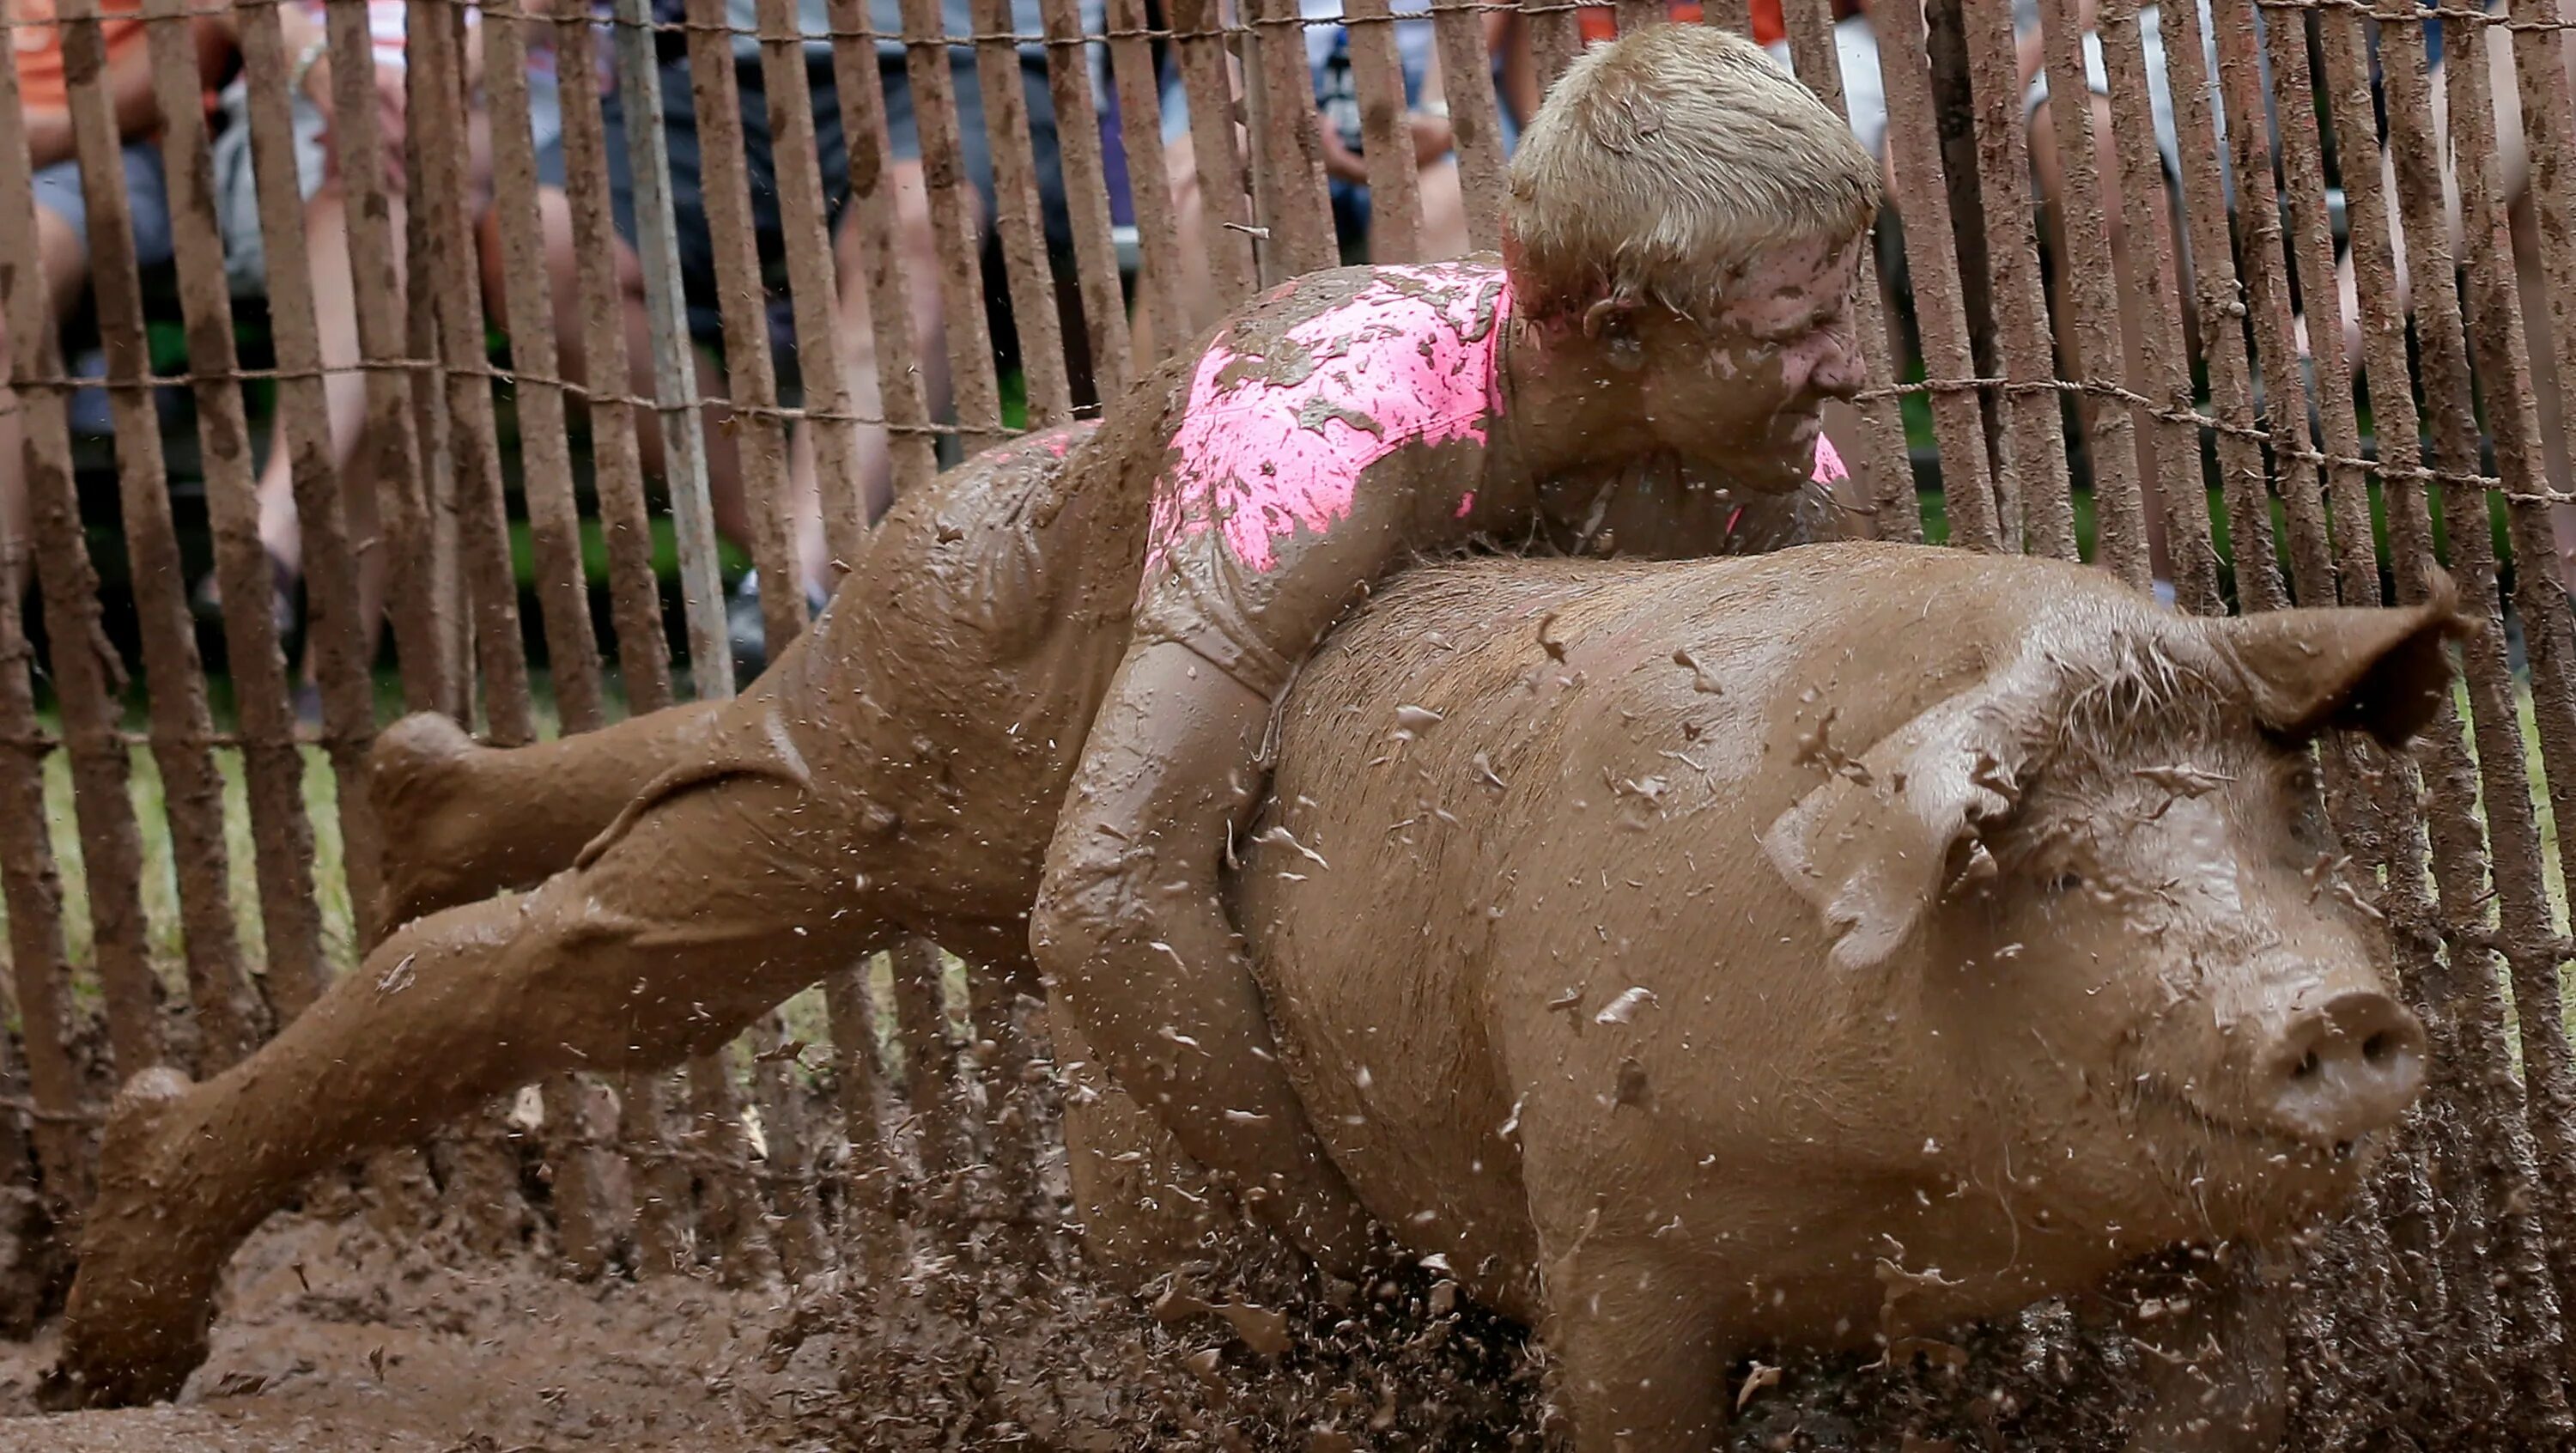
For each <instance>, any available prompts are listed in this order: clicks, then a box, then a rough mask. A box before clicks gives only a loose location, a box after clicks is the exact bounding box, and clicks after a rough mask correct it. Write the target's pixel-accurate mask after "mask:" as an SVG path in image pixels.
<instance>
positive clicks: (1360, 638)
mask: <svg viewBox="0 0 2576 1453" xmlns="http://www.w3.org/2000/svg"><path fill="white" fill-rule="evenodd" d="M2466 628H2467V626H2466V622H2465V620H2464V618H2463V617H2461V616H2460V615H2459V614H2458V612H2457V610H2456V607H2455V604H2454V600H2453V598H2452V596H2451V595H2450V593H2449V589H2448V586H2447V584H2445V585H2444V587H2443V590H2442V593H2441V595H2440V596H2439V598H2437V599H2436V600H2434V601H2433V602H2431V603H2429V604H2426V605H2424V606H2422V607H2420V608H2415V609H2409V610H2393V609H2392V610H2291V611H2281V612H2277V613H2273V614H2269V615H2263V616H2258V617H2254V618H2251V619H2244V620H2205V619H2198V618H2193V617H2189V616H2184V615H2180V614H2175V613H2172V612H2170V611H2167V610H2164V609H2162V608H2159V607H2158V606H2156V605H2155V604H2154V603H2153V602H2152V601H2151V600H2149V599H2148V598H2146V597H2144V596H2142V595H2139V594H2137V593H2135V592H2133V591H2131V590H2130V589H2128V588H2127V587H2125V586H2123V585H2121V584H2120V583H2119V582H2117V581H2116V580H2114V579H2113V578H2112V577H2111V576H2109V575H2107V574H2105V573H2103V572H2100V571H2095V570H2091V569H2087V568H2084V567H2080V566H2076V565H2071V564H2063V563H2059V562H2055V561H2050V560H2042V559H2024V558H2013V557H2005V558H1996V557H1988V556H1980V555H1974V554H1969V553H1966V552H1960V551H1950V550H1937V549H1929V548H1925V547H1920V546H1902V545H1883V544H1882V545H1862V544H1849V545H1818V546H1814V547H1810V548H1805V549H1799V550H1793V551H1789V552H1786V553H1784V554H1780V555H1774V556H1767V557H1760V558H1753V559H1741V560H1728V561H1719V562H1712V563H1706V564H1692V565H1678V566H1676V565H1652V566H1646V565H1622V564H1616V563H1611V564H1603V563H1599V562H1591V563H1583V562H1558V563H1545V564H1542V563H1533V562H1508V563H1502V562H1486V563H1466V564H1460V565H1453V566H1445V567H1437V568H1431V569H1426V570H1424V571H1421V572H1418V573H1416V574H1415V575H1413V576H1411V577H1409V578H1407V579H1406V580H1405V581H1404V582H1403V583H1401V584H1399V585H1396V586H1394V587H1392V588H1391V589H1389V590H1388V591H1386V592H1384V593H1383V594H1381V595H1380V596H1379V597H1378V600H1377V602H1376V603H1375V605H1374V606H1373V608H1372V609H1371V610H1369V611H1368V612H1366V613H1365V614H1364V615H1363V616H1362V617H1361V618H1359V619H1357V620H1356V621H1354V622H1353V623H1351V624H1350V625H1349V626H1348V627H1347V628H1346V629H1345V630H1344V632H1343V633H1342V634H1341V635H1340V636H1339V637H1338V638H1337V639H1335V640H1334V641H1332V642H1331V643H1330V644H1329V645H1328V646H1327V648H1326V649H1325V650H1324V651H1323V653H1322V654H1321V655H1320V656H1319V657H1318V659H1316V660H1315V661H1314V662H1313V663H1311V664H1310V665H1309V666H1308V667H1307V669H1306V670H1305V672H1304V674H1303V676H1302V677H1301V679H1300V680H1299V681H1298V682H1297V684H1296V686H1295V687H1294V689H1293V690H1292V691H1291V692H1290V694H1289V695H1288V696H1287V698H1286V699H1285V701H1284V703H1283V707H1282V715H1281V719H1280V722H1279V740H1278V761H1279V767H1278V774H1277V779H1276V800H1275V802H1274V804H1273V806H1272V807H1271V809H1270V810H1269V814H1270V815H1269V817H1268V820H1267V821H1266V822H1265V824H1264V829H1263V830H1262V831H1261V832H1259V833H1258V834H1257V835H1256V836H1255V838H1254V840H1253V841H1252V842H1251V843H1250V844H1248V845H1247V846H1246V848H1245V850H1244V857H1243V866H1242V869H1241V872H1240V873H1239V875H1238V877H1237V879H1236V891H1237V893H1238V895H1239V902H1238V904H1237V906H1238V908H1239V909H1240V911H1241V917H1240V919H1239V921H1240V922H1242V923H1243V924H1244V925H1245V926H1246V931H1247V933H1248V934H1249V935H1250V937H1251V940H1252V946H1253V949H1254V951H1255V954H1256V956H1257V958H1258V960H1259V962H1260V965H1261V973H1262V975H1263V979H1264V988H1265V993H1266V994H1267V996H1268V999H1269V1004H1270V1012H1271V1015H1272V1018H1273V1019H1274V1021H1275V1022H1276V1024H1277V1027H1278V1029H1279V1032H1280V1036H1281V1040H1282V1045H1283V1053H1284V1054H1285V1055H1286V1056H1287V1058H1288V1060H1289V1063H1290V1068H1291V1070H1292V1073H1293V1078H1294V1081H1295V1083H1296V1084H1297V1086H1298V1091H1299V1094H1300V1095H1301V1097H1302V1098H1303V1099H1304V1101H1305V1103H1306V1105H1307V1107H1308V1109H1309V1111H1310V1113H1311V1115H1312V1117H1313V1120H1314V1123H1315V1124H1316V1125H1317V1126H1318V1127H1319V1128H1320V1129H1321V1130H1322V1131H1323V1133H1324V1136H1325V1139H1326V1141H1327V1143H1328V1146H1329V1148H1330V1151H1331V1153H1332V1155H1333V1156H1334V1158H1335V1160H1336V1162H1337V1163H1338V1165H1339V1166H1340V1167H1341V1169H1342V1170H1343V1171H1344V1172H1345V1173H1346V1174H1347V1175H1348V1177H1349V1178H1350V1181H1351V1184H1352V1185H1353V1186H1354V1187H1355V1188H1356V1189H1357V1191H1358V1193H1359V1194H1360V1196H1361V1198H1362V1199H1363V1200H1364V1201H1365V1202H1366V1204H1367V1205H1368V1207H1369V1208H1370V1210H1371V1211H1372V1212H1373V1213H1374V1214H1376V1215H1377V1216H1379V1217H1380V1218H1382V1219H1383V1220H1384V1221H1385V1222H1386V1223H1387V1224H1388V1225H1389V1226H1391V1227H1392V1228H1394V1230H1395V1232H1396V1234H1397V1235H1398V1236H1399V1237H1400V1239H1401V1240H1402V1241H1403V1242H1404V1243H1405V1245H1406V1247H1407V1249H1408V1250H1409V1251H1410V1252H1411V1253H1413V1254H1415V1255H1418V1256H1431V1255H1434V1254H1436V1255H1437V1256H1438V1257H1440V1258H1444V1259H1445V1262H1444V1263H1435V1264H1445V1266H1446V1267H1448V1268H1451V1269H1453V1270H1452V1274H1454V1275H1455V1276H1456V1277H1457V1278H1458V1280H1459V1281H1460V1282H1461V1283H1463V1284H1464V1286H1465V1287H1466V1289H1467V1290H1468V1292H1469V1293H1470V1294H1471V1295H1474V1296H1476V1297H1479V1298H1481V1299H1483V1300H1485V1301H1486V1302H1488V1303H1489V1304H1491V1305H1493V1306H1495V1307H1497V1308H1500V1309H1502V1310H1504V1311H1506V1312H1508V1313H1510V1314H1512V1315H1515V1316H1518V1317H1521V1318H1524V1319H1526V1320H1529V1321H1530V1322H1532V1323H1533V1324H1535V1325H1537V1326H1538V1327H1539V1328H1540V1330H1541V1332H1542V1335H1543V1337H1544V1339H1545V1341H1546V1342H1547V1344H1548V1345H1549V1348H1550V1351H1551V1353H1552V1355H1553V1357H1554V1358H1555V1360H1556V1366H1557V1371H1558V1375H1559V1376H1560V1379H1561V1382H1560V1390H1559V1400H1560V1402H1561V1404H1562V1405H1563V1406H1565V1407H1566V1408H1567V1409H1568V1410H1569V1411H1570V1413H1571V1415H1572V1418H1573V1421H1574V1428H1575V1434H1576V1441H1577V1444H1578V1446H1579V1447H1580V1448H1582V1449H1584V1450H1608V1449H1614V1448H1616V1449H1629V1450H1639V1453H1643V1450H1657V1449H1675V1450H1679V1449H1694V1450H1696V1449H1704V1448H1706V1447H1707V1446H1708V1445H1709V1442H1710V1439H1711V1438H1712V1436H1713V1435H1714V1434H1715V1432H1716V1430H1717V1428H1718V1427H1719V1426H1720V1425H1721V1424H1722V1423H1723V1422H1724V1420H1725V1417H1726V1412H1727V1409H1728V1408H1729V1407H1730V1406H1732V1404H1733V1401H1734V1397H1733V1394H1734V1393H1735V1391H1736V1389H1734V1388H1731V1387H1729V1386H1727V1385H1726V1383H1727V1381H1728V1378H1727V1370H1728V1368H1729V1366H1730V1363H1731V1362H1733V1361H1734V1360H1735V1359H1736V1358H1737V1357H1738V1356H1739V1355H1740V1354H1745V1353H1749V1352H1751V1351H1753V1350H1754V1349H1756V1348H1759V1347H1765V1346H1774V1345H1787V1346H1802V1347H1855V1346H1857V1347H1863V1348H1865V1347H1867V1346H1868V1345H1870V1344H1871V1343H1872V1342H1873V1341H1876V1342H1878V1343H1879V1344H1880V1345H1883V1346H1890V1347H1892V1348H1893V1349H1894V1350H1895V1351H1896V1352H1897V1353H1898V1354H1900V1355H1904V1354H1907V1353H1909V1352H1910V1351H1911V1350H1913V1349H1914V1348H1915V1347H1918V1346H1922V1345H1926V1344H1923V1343H1920V1342H1917V1341H1915V1340H1913V1339H1923V1338H1928V1337H1930V1336H1932V1335H1933V1334H1935V1333H1937V1332H1938V1331H1939V1329H1941V1328H1943V1327H1945V1326H1948V1325H1952V1324H1955V1323H1959V1322H1962V1321H1965V1320H1968V1319H1972V1318H1976V1317H1981V1316H1987V1315H1992V1314H1998V1313H2002V1312H2006V1311H2009V1310H2011V1309H2014V1308H2017V1307H2020V1306H2023V1305H2026V1304H2028V1303H2030V1302H2032V1301H2035V1300H2038V1299H2040V1298H2043V1297H2047V1296H2051V1295H2056V1294H2061V1293H2080V1292H2082V1291H2083V1290H2084V1289H2085V1288H2087V1287H2091V1286H2095V1285H2098V1284H2100V1283H2101V1282H2102V1281H2103V1279H2104V1278H2106V1277H2107V1276H2109V1275H2111V1274H2113V1273H2114V1272H2115V1271H2117V1270H2118V1269H2119V1268H2121V1267H2123V1266H2124V1265H2127V1264H2129V1263H2131V1262H2133V1261H2134V1260H2136V1259H2137V1258H2139V1257H2141V1256H2143V1255H2146V1254H2149V1253H2151V1252H2154V1251H2156V1250H2158V1249H2160V1248H2166V1247H2170V1246H2174V1245H2177V1244H2184V1243H2192V1244H2205V1245H2210V1246H2216V1247H2221V1248H2224V1254H2225V1256H2226V1257H2227V1258H2228V1259H2231V1260H2232V1261H2233V1262H2234V1263H2236V1264H2237V1265H2238V1266H2240V1267H2245V1266H2250V1265H2252V1264H2254V1263H2257V1262H2259V1260H2260V1256H2259V1249H2260V1248H2262V1247H2264V1246H2266V1245H2268V1244H2276V1243H2277V1242H2278V1241H2279V1240H2280V1239H2281V1238H2282V1237H2284V1236H2286V1235H2288V1234H2290V1233H2292V1232H2294V1231H2296V1230H2297V1229H2299V1228H2301V1227H2303V1226H2305V1225H2308V1224H2311V1223H2313V1222H2314V1221H2316V1220H2317V1219H2319V1218H2321V1217H2323V1216H2325V1215H2327V1214H2328V1213H2330V1212H2332V1211H2333V1210H2334V1209H2335V1208H2336V1207H2337V1206H2338V1204H2339V1203H2340V1202H2341V1201H2342V1200H2343V1199H2344V1197H2345V1196H2346V1195H2347V1194H2348V1193H2349V1192H2350V1191H2351V1190H2352V1188H2353V1187H2354V1185H2355V1183H2356V1181H2357V1178H2358V1177H2359V1176H2360V1174H2361V1173H2362V1172H2363V1170H2364V1169H2365V1168H2366V1166H2367V1165H2368V1163H2369V1161H2370V1159H2371V1156H2372V1154H2373V1146H2374V1142H2376V1141H2377V1140H2379V1139H2380V1138H2382V1136H2383V1133H2384V1132H2386V1131H2387V1130H2388V1129H2389V1128H2390V1127H2391V1126H2392V1125H2394V1124H2395V1122H2396V1121H2397V1119H2398V1118H2399V1116H2400V1115H2401V1114H2402V1112H2404V1111H2405V1109H2406V1108H2407V1106H2408V1105H2409V1104H2410V1103H2411V1102H2412V1100H2413V1099H2414V1097H2415V1095H2416V1094H2417V1092H2418V1089H2419V1088H2420V1086H2421V1084H2422V1082H2423V1077H2424V1035H2423V1031H2422V1029H2421V1027H2420V1026H2419V1025H2418V1023H2417V1022H2416V1019H2415V1017H2414V1016H2413V1015H2412V1014H2410V1013H2409V1012H2408V1011H2407V1009H2406V1008H2405V1007H2403V1006H2402V1005H2401V1004H2400V1003H2399V1002H2398V1001H2397V999H2396V998H2395V997H2394V990H2393V988H2392V980H2391V978H2390V974H2389V971H2388V968H2387V953H2386V947H2385V943H2384V939H2383V935H2382V933H2381V931H2380V929H2379V927H2378V925H2377V923H2376V922H2375V920H2374V915H2373V913H2372V912H2371V910H2369V909H2368V908H2367V907H2365V906H2364V900H2363V898H2362V896H2361V893H2360V891H2359V889H2358V888H2356V887H2354V886H2352V885H2349V884H2347V883H2346V882H2344V881H2343V880H2342V879H2341V878H2340V877H2338V876H2337V870H2336V867H2335V865H2334V858H2333V856H2332V848H2331V844H2330V842H2329V840H2328V837H2327V835H2326V833H2327V830H2326V828H2325V826H2324V823H2323V821H2322V818H2321V816H2320V809H2319V806H2318V801H2317V798H2318V790H2317V787H2316V785H2315V783H2314V781H2313V779H2312V777H2311V761H2310V756H2309V753H2308V750H2307V748H2308V744H2309V743H2310V742H2311V741H2313V740H2314V739H2316V738H2317V737H2319V736H2320V735H2321V734H2323V733H2327V732H2329V731H2338V730H2343V729H2355V730H2359V731H2363V732H2367V733H2369V734H2370V735H2372V736H2374V737H2376V738H2377V739H2378V740H2379V741H2380V742H2381V743H2383V744H2387V745H2392V746H2393V745H2396V744H2399V743H2402V742H2403V741H2405V740H2406V739H2407V738H2408V737H2409V736H2410V735H2412V734H2413V733H2414V732H2415V731H2417V730H2418V729H2420V728H2421V726H2422V725H2423V724H2424V723H2425V722H2426V721H2427V720H2428V719H2429V718H2430V716H2431V714H2432V712H2433V711H2434V709H2435V706H2436V703H2437V701H2438V699H2439V697H2440V693H2441V692H2443V691H2444V690H2445V689H2446V688H2447V683H2448V682H2449V679H2450V669H2451V668H2450V663H2449V659H2448V656H2447V653H2446V652H2445V650H2444V642H2445V640H2446V638H2447V637H2450V636H2453V635H2456V634H2458V633H2460V632H2462V631H2464V630H2465V629H2466ZM1104 1103H1105V1102H1104ZM1102 1108H1103V1107H1102V1105H1099V1104H1095V1105H1093V1106H1091V1107H1090V1108H1089V1110H1088V1112H1087V1113H1088V1114H1090V1115H1092V1116H1093V1117H1094V1118H1095V1120H1096V1119H1097V1116H1098V1115H1099V1113H1100V1112H1101V1110H1102ZM1131 1128H1132V1127H1131ZM1139 1133H1140V1134H1146V1135H1150V1131H1144V1132H1139ZM1115 1136H1116V1131H1115V1127H1111V1128H1110V1129H1109V1131H1108V1133H1107V1136H1106V1139H1105V1140H1104V1143H1114V1142H1115ZM1131 1159H1132V1158H1131ZM1078 1168H1079V1167H1078ZM1098 1185H1099V1181H1098V1178H1097V1168H1096V1167H1095V1168H1094V1174H1093V1177H1092V1187H1093V1188H1094V1189H1095V1190H1096V1189H1097V1188H1098ZM1096 1215H1097V1213H1096V1212H1095V1216H1096ZM1109 1219H1110V1220H1111V1221H1114V1220H1115V1219H1116V1218H1115V1217H1114V1216H1112V1217H1110V1218H1109ZM1099 1229H1100V1231H1101V1234H1103V1235H1104V1236H1109V1237H1114V1236H1115V1235H1116V1231H1117V1228H1115V1227H1114V1226H1105V1227H1101V1228H1099ZM2231 1285H2232V1286H2234V1287H2235V1290H2233V1291H2231V1292H2224V1293H2217V1294H2212V1295H2208V1296H2204V1297H2203V1298H2202V1299H2201V1301H2200V1304H2199V1305H2197V1306H2193V1307H2191V1308H2189V1309H2188V1313H2187V1315H2182V1316H2174V1317H2168V1318H2166V1319H2165V1320H2163V1321H2161V1322H2159V1323H2158V1324H2157V1325H2156V1326H2155V1327H2154V1328H2152V1329H2146V1330H2150V1331H2152V1332H2153V1333H2155V1334H2156V1335H2155V1338H2154V1339H2152V1340H2155V1341H2158V1342H2159V1343H2160V1344H2161V1345H2162V1346H2164V1347H2166V1348H2168V1349H2170V1356H2171V1359H2172V1360H2171V1361H2166V1360H2164V1359H2161V1358H2157V1357H2147V1358H2142V1359H2141V1361H2142V1363H2143V1364H2144V1365H2145V1366H2146V1367H2147V1368H2148V1369H2149V1373H2150V1380H2151V1381H2154V1382H2158V1383H2160V1384H2162V1385H2160V1386H2156V1387H2151V1388H2150V1389H2149V1400H2150V1402H2151V1404H2153V1406H2152V1407H2151V1409H2150V1411H2149V1412H2148V1413H2147V1414H2145V1415H2143V1417H2142V1419H2141V1420H2140V1426H2138V1427H2137V1428H2136V1431H2135V1439H2134V1441H2133V1442H2132V1444H2131V1446H2132V1447H2133V1448H2136V1449H2141V1450H2143V1449H2148V1448H2153V1449H2160V1450H2165V1449H2176V1448H2231V1449H2233V1448H2268V1447H2272V1446H2275V1445H2277V1442H2278V1439H2279V1430H2280V1415H2281V1410H2280V1405H2279V1397H2280V1390H2281V1387H2282V1376H2283V1375H2282V1365H2281V1357H2282V1349H2281V1342H2280V1335H2279V1322H2278V1320H2277V1303H2276V1301H2275V1300H2274V1299H2273V1294H2272V1293H2269V1292H2267V1291H2265V1290H2264V1289H2263V1287H2262V1285H2261V1283H2260V1279H2259V1278H2256V1277H2253V1276H2251V1275H2250V1274H2247V1275H2245V1276H2242V1277H2240V1278H2239V1279H2238V1280H2237V1281H2235V1282H2233V1283H2231ZM2177 1310H2180V1309H2179V1308H2177Z"/></svg>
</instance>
